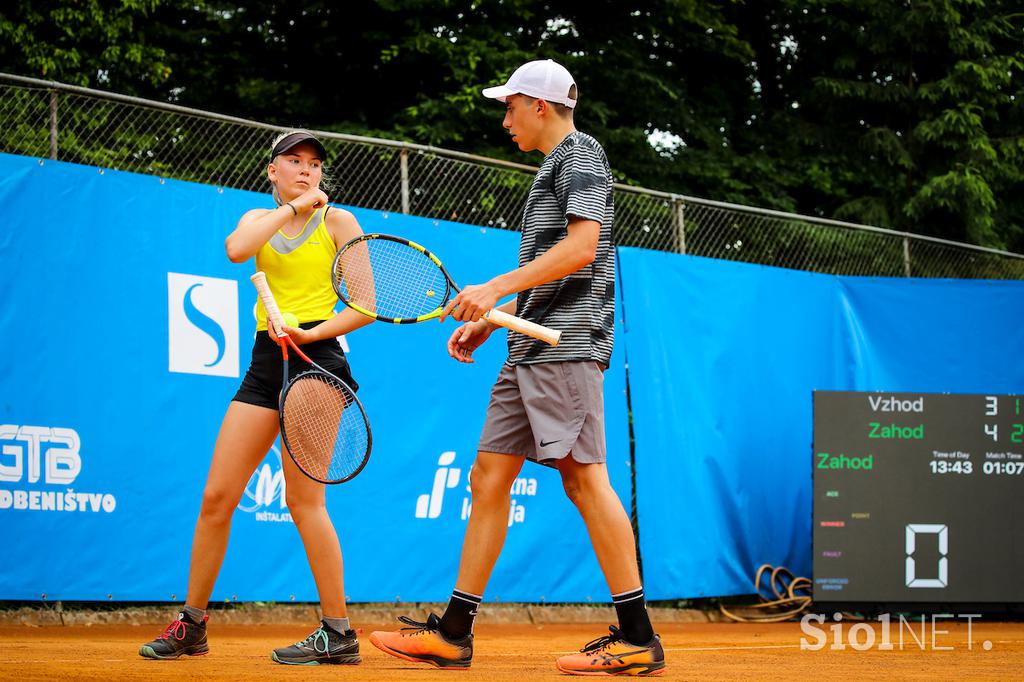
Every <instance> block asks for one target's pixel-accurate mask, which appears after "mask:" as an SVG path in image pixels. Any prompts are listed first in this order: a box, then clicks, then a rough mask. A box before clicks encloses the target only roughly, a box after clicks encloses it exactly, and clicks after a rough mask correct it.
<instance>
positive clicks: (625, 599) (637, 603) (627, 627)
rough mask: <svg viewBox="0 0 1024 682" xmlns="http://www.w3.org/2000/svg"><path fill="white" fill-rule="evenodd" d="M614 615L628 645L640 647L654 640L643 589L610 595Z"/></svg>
mask: <svg viewBox="0 0 1024 682" xmlns="http://www.w3.org/2000/svg"><path fill="white" fill-rule="evenodd" d="M612 603H613V604H614V605H615V613H617V614H618V616H619V629H620V630H621V631H622V635H623V637H625V638H626V641H627V642H629V643H630V644H636V645H637V646H642V645H644V644H647V643H648V642H650V641H651V640H652V639H654V628H653V627H651V618H650V616H648V615H647V601H646V600H645V599H644V588H643V587H639V588H637V589H635V590H630V591H628V592H622V593H621V594H613V595H612Z"/></svg>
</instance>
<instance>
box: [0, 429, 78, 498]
mask: <svg viewBox="0 0 1024 682" xmlns="http://www.w3.org/2000/svg"><path fill="white" fill-rule="evenodd" d="M0 443H2V444H3V445H2V446H0V453H2V456H0V481H4V482H8V483H18V482H20V481H22V480H23V479H24V481H25V482H27V483H35V482H36V481H38V480H39V479H40V478H42V479H43V482H45V483H50V484H54V485H68V484H69V483H73V482H74V480H75V479H76V478H77V477H78V474H79V472H81V471H82V456H81V455H80V454H79V448H80V447H81V441H80V440H79V438H78V432H77V431H75V430H74V429H62V428H59V427H53V428H50V427H49V426H17V425H15V424H3V425H0Z"/></svg>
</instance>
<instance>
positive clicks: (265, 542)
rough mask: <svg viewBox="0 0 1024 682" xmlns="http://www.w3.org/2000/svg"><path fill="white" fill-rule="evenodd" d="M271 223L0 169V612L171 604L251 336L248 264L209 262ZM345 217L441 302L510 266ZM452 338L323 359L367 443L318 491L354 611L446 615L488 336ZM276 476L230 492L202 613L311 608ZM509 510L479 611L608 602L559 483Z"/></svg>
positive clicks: (486, 378)
mask: <svg viewBox="0 0 1024 682" xmlns="http://www.w3.org/2000/svg"><path fill="white" fill-rule="evenodd" d="M272 205H273V204H272V203H271V201H270V198H269V196H268V195H265V194H258V193H253V192H243V191H237V190H230V189H222V188H217V187H210V186H204V185H197V184H191V183H186V182H179V181H172V180H162V179H159V178H156V177H151V176H140V175H135V174H131V173H124V172H117V171H110V170H101V169H97V168H93V167H85V166H78V165H74V164H66V163H58V162H52V161H43V160H39V159H33V158H26V157H20V156H12V155H5V154H0V206H3V213H4V217H5V222H6V224H7V229H5V230H4V231H3V232H2V233H0V252H2V254H3V256H2V258H3V264H2V265H3V266H2V268H0V287H2V289H3V291H4V305H3V306H0V334H2V335H3V337H4V338H5V339H7V340H8V342H7V346H6V351H7V352H6V353H5V354H4V361H3V371H2V372H0V395H2V396H3V400H2V402H0V545H2V546H3V547H4V561H3V562H2V565H0V599H39V598H42V597H43V595H45V598H46V599H65V600H97V599H101V600H108V599H110V600H115V601H162V600H182V599H183V598H184V593H185V589H186V582H187V577H188V563H189V553H190V550H191V541H192V532H193V529H194V527H195V521H196V516H197V514H198V511H199V505H200V501H201V496H202V491H203V485H204V482H205V478H206V473H207V470H208V468H209V463H210V455H211V452H212V449H213V443H214V440H215V438H216V436H217V430H218V428H219V425H220V421H221V418H222V417H223V414H224V411H225V409H226V408H227V405H228V402H229V401H230V400H231V397H232V396H233V395H234V392H235V390H236V389H237V387H238V384H239V381H240V375H241V374H242V373H244V372H245V369H246V367H247V364H248V358H249V350H250V348H251V345H252V339H253V334H254V330H255V319H254V316H253V310H254V305H255V301H256V296H255V291H254V290H253V288H252V286H251V284H250V282H249V281H248V280H249V275H250V274H252V272H253V264H252V262H251V261H250V262H248V263H246V264H242V265H235V264H232V263H230V262H229V261H228V259H227V257H226V256H225V253H224V238H225V237H226V236H227V234H228V233H229V232H230V231H231V230H232V229H233V228H234V226H235V224H236V223H237V221H238V218H239V217H240V216H241V215H242V213H244V212H245V211H246V210H248V209H251V208H254V207H260V206H272ZM351 210H352V212H353V213H354V214H355V215H356V217H357V219H358V220H359V222H360V223H361V225H362V227H363V229H364V231H367V232H371V231H375V232H388V233H393V234H401V235H403V236H406V237H409V238H411V239H413V240H416V241H419V242H421V243H423V244H424V245H426V246H428V247H429V248H431V249H432V250H434V251H435V252H436V253H437V254H438V255H439V256H440V257H441V258H442V260H443V261H444V262H445V264H446V265H447V266H448V268H449V270H450V271H451V272H452V274H453V276H454V277H455V278H456V279H457V280H458V281H459V282H460V283H462V284H471V283H475V282H480V281H483V280H485V279H489V278H490V277H492V276H494V275H495V274H498V273H500V272H503V271H506V270H509V269H511V268H513V267H515V265H516V255H517V247H518V234H516V233H512V232H508V231H502V230H488V229H484V228H480V227H476V226H467V225H461V224H455V223H447V222H444V221H436V220H428V219H422V218H413V217H408V216H403V215H396V214H384V213H380V212H376V211H367V210H359V209H351ZM325 276H326V274H325ZM454 328H455V326H454V323H446V324H443V325H442V324H439V323H436V322H434V323H423V324H419V325H408V326H402V327H398V326H394V325H387V324H383V323H378V324H373V325H370V326H369V327H366V328H364V329H361V330H359V331H357V332H355V333H353V334H352V335H350V336H349V337H347V338H345V339H344V343H345V344H346V345H347V349H348V352H349V360H350V362H351V365H352V368H353V373H354V375H355V377H356V378H357V380H358V381H359V384H360V387H361V388H360V398H361V399H362V400H363V402H364V404H365V406H366V409H367V411H368V414H369V416H370V419H371V422H372V426H373V432H374V450H373V454H372V456H371V459H370V462H369V464H368V466H367V468H366V469H365V470H364V471H363V473H361V474H360V475H359V476H358V477H357V478H356V479H354V480H353V481H351V482H349V483H346V484H344V485H341V486H337V487H332V488H330V489H328V491H327V500H328V509H329V511H330V514H331V517H332V519H333V520H334V523H335V526H336V528H337V530H338V534H339V536H340V538H341V544H342V549H343V553H344V557H345V583H346V593H347V595H348V596H349V598H350V599H351V600H352V601H357V602H358V601H395V600H401V601H426V600H443V599H445V598H447V596H448V595H449V594H450V592H451V589H452V587H453V586H454V582H455V577H456V572H457V569H458V557H459V552H460V551H461V545H462V536H463V533H464V531H465V525H466V517H467V515H468V512H469V501H470V500H469V491H468V487H467V486H468V475H469V468H470V465H471V464H472V462H473V458H474V456H475V449H476V442H477V438H478V436H479V433H480V428H481V426H482V423H483V417H484V412H485V409H486V406H487V398H488V394H489V391H490V386H491V384H492V383H493V381H494V379H495V378H496V376H497V374H498V370H499V368H500V365H501V363H502V361H503V359H504V357H505V346H504V341H505V336H504V334H503V333H495V334H494V338H493V339H492V340H491V341H490V342H489V343H488V344H487V345H486V346H485V347H483V348H482V349H481V350H480V351H478V352H477V354H476V360H477V361H476V363H475V364H473V365H462V364H459V363H456V362H455V361H453V360H452V359H451V358H449V357H448V355H447V352H446V350H445V344H446V342H447V339H448V336H449V335H450V334H451V332H452V331H453V330H454ZM620 333H621V330H620ZM620 348H621V344H620ZM605 381H606V385H605V393H606V395H605V400H606V411H607V437H608V444H609V472H610V475H611V477H612V482H613V485H614V486H615V489H616V491H617V492H618V494H619V495H620V497H621V499H622V500H623V501H624V503H625V504H626V505H627V508H628V505H629V502H630V469H629V440H628V439H629V436H628V418H627V411H626V399H625V368H624V363H623V360H622V354H621V351H619V352H617V354H616V355H615V356H614V357H613V360H612V366H611V368H610V369H609V370H608V372H607V373H606V378H605ZM285 456H287V455H285ZM280 457H281V450H280V449H279V446H275V448H274V449H273V450H272V451H271V452H270V453H268V455H267V457H266V459H265V460H264V461H263V462H262V463H261V465H260V466H259V468H258V469H257V471H256V472H255V473H254V475H253V477H252V479H251V480H250V481H249V485H248V487H247V489H246V493H245V495H244V496H243V498H242V501H241V503H240V504H239V508H238V510H237V511H236V513H235V516H234V519H233V524H232V529H231V539H230V543H229V546H228V553H227V557H226V559H225V562H224V566H223V569H222V571H221V573H220V576H219V579H218V581H217V584H216V586H215V588H214V592H213V600H215V601H218V600H239V601H266V600H275V601H288V600H292V599H294V600H296V601H315V600H316V599H317V596H316V592H315V587H314V584H313V580H312V575H311V573H310V571H309V567H308V565H307V564H306V558H305V552H304V551H303V548H302V544H301V541H300V539H299V536H298V533H297V531H296V530H295V527H294V525H293V524H292V523H291V517H290V516H289V514H288V509H287V507H286V505H285V503H284V500H285V497H284V483H283V477H282V474H281V465H280ZM512 498H513V499H512V505H511V508H510V510H509V524H510V528H509V533H508V540H507V541H506V545H505V550H504V552H503V554H502V556H501V558H500V559H499V561H498V564H497V567H496V569H495V572H494V575H493V579H492V580H491V583H490V585H489V587H488V589H487V594H486V595H485V599H486V600H488V601H499V600H500V601H587V600H595V601H604V600H607V599H608V589H607V586H606V584H605V582H604V578H603V577H602V575H601V572H600V570H599V567H598V565H597V561H596V559H595V558H594V553H593V550H592V548H591V546H590V541H589V537H588V535H587V532H586V528H585V526H584V525H583V522H582V520H581V519H580V517H579V514H578V513H577V511H576V510H575V508H574V507H573V505H572V504H571V503H570V502H569V501H568V499H567V498H566V497H565V495H564V493H563V490H562V486H561V481H560V479H559V477H558V474H557V472H555V471H553V470H549V469H547V468H546V467H540V466H537V465H535V464H529V463H528V464H526V465H525V466H524V468H523V471H522V473H521V475H520V478H519V479H518V480H517V481H516V483H515V485H514V486H513V490H512Z"/></svg>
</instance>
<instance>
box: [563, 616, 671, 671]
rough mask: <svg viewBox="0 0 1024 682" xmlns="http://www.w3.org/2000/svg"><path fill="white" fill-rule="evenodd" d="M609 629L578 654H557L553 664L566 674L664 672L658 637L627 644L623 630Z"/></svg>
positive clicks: (662, 652) (663, 659) (610, 627)
mask: <svg viewBox="0 0 1024 682" xmlns="http://www.w3.org/2000/svg"><path fill="white" fill-rule="evenodd" d="M608 631H609V632H610V633H611V634H609V635H606V636H604V637H598V638H597V639H595V640H594V641H592V642H589V643H588V644H587V645H586V646H585V647H583V648H582V649H580V653H578V654H570V655H568V656H562V657H561V658H559V659H558V660H557V661H556V662H555V665H556V666H557V667H558V669H559V670H560V671H562V672H563V673H567V674H569V675H642V676H646V675H661V674H662V673H663V672H665V651H664V650H663V649H662V648H661V638H660V637H658V635H655V636H654V639H652V640H651V641H650V642H648V643H647V644H645V645H643V646H637V645H635V644H630V643H629V642H627V641H626V640H625V639H623V638H622V632H621V631H620V630H619V629H618V628H617V627H615V626H614V625H611V626H609V627H608Z"/></svg>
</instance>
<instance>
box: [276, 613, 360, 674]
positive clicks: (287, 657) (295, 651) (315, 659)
mask: <svg viewBox="0 0 1024 682" xmlns="http://www.w3.org/2000/svg"><path fill="white" fill-rule="evenodd" d="M270 658H271V660H273V661H276V662H278V663H284V664H285V665H332V664H339V665H355V664H356V663H360V662H362V660H363V659H362V658H360V657H359V640H358V639H356V633H355V630H348V631H347V632H344V633H341V632H336V631H335V630H332V629H331V628H330V627H328V626H327V624H326V623H320V627H318V628H317V629H316V630H314V631H313V632H312V633H311V634H310V635H309V637H306V639H304V640H302V641H301V642H296V643H295V644H292V645H291V646H286V647H282V648H280V649H274V651H273V652H272V653H271V654H270Z"/></svg>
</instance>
